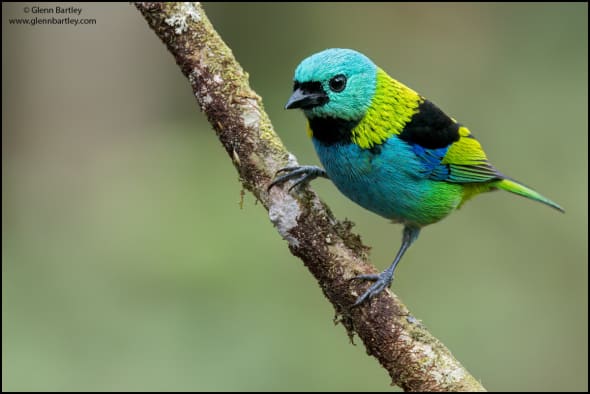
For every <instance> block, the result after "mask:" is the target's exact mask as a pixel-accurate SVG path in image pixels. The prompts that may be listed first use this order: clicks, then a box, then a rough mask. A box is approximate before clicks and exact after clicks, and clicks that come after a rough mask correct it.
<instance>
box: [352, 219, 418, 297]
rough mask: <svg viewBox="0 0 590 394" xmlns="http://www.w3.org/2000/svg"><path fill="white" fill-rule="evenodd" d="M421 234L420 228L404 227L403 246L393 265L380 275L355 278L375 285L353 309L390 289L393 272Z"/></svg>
mask: <svg viewBox="0 0 590 394" xmlns="http://www.w3.org/2000/svg"><path fill="white" fill-rule="evenodd" d="M419 234H420V228H418V227H410V226H406V227H404V235H403V238H402V246H401V247H400V248H399V251H398V252H397V255H396V256H395V260H393V263H391V265H390V266H389V268H387V269H386V270H385V271H383V272H381V273H380V274H367V275H358V276H355V277H354V278H353V279H362V280H372V281H374V282H375V283H373V285H372V286H371V287H369V289H368V290H367V291H365V293H364V294H363V295H362V296H360V297H359V298H357V299H356V301H355V303H354V304H353V305H352V306H353V308H354V307H356V306H359V305H360V304H362V303H363V302H365V301H367V300H368V299H370V298H372V297H374V296H376V295H377V294H379V293H381V292H382V291H383V290H385V289H386V288H388V287H389V286H390V285H391V282H392V281H393V272H394V271H395V267H396V266H397V264H398V263H399V261H400V260H401V258H402V256H403V255H404V253H405V252H406V250H407V249H408V248H409V247H410V245H411V244H412V243H413V242H414V241H415V240H416V238H418V235H419Z"/></svg>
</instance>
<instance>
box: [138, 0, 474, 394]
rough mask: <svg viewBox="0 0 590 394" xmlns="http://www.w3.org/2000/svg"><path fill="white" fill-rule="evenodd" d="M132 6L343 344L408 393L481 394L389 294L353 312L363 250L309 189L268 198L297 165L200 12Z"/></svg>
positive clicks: (364, 268) (367, 269)
mask: <svg viewBox="0 0 590 394" xmlns="http://www.w3.org/2000/svg"><path fill="white" fill-rule="evenodd" d="M135 6H136V7H137V8H138V9H139V11H140V12H141V13H142V14H143V16H144V17H145V19H146V20H147V22H148V24H149V25H150V27H151V28H152V29H153V30H154V32H155V33H156V34H157V35H158V37H160V39H161V40H162V41H163V42H164V43H165V44H166V46H167V47H168V50H169V51H170V52H171V53H172V54H173V55H174V57H175V58H176V62H177V63H178V65H179V66H180V68H181V69H182V72H183V74H184V75H185V76H186V77H187V78H188V80H189V81H190V84H191V86H192V89H193V92H194V94H195V97H196V98H197V101H198V102H199V105H200V107H201V109H202V110H203V112H205V114H206V115H207V118H208V119H209V122H210V123H211V125H212V126H213V129H214V130H215V132H216V133H217V136H218V137H219V140H220V141H221V143H222V144H223V146H224V147H225V150H226V151H227V153H228V154H229V157H230V158H231V160H232V161H233V164H234V166H235V167H236V169H237V170H238V173H239V174H240V179H241V182H242V184H243V186H244V187H245V188H246V189H248V190H250V191H251V192H252V193H253V194H254V195H255V196H256V198H257V199H258V200H259V201H260V202H261V203H262V205H264V207H265V208H266V209H267V210H268V213H269V218H270V220H271V222H272V223H273V224H274V225H275V227H276V228H277V230H278V231H279V233H280V234H281V235H282V236H283V238H284V239H285V240H286V241H287V242H288V244H289V249H290V250H291V253H293V254H294V255H295V256H297V257H299V258H300V259H301V260H302V261H303V263H304V264H305V266H306V267H307V268H308V269H309V270H310V271H311V273H312V274H313V275H314V277H315V278H316V279H317V281H318V283H319V285H320V287H321V288H322V290H323V292H324V294H325V296H326V297H327V298H328V300H329V301H330V302H331V303H332V305H333V306H334V309H335V310H336V314H337V315H338V316H340V322H341V323H342V324H343V325H344V326H345V327H346V329H347V331H348V334H349V336H350V337H352V335H353V332H356V333H357V334H358V336H359V337H360V338H361V340H362V341H363V342H364V344H365V346H366V348H367V352H368V353H369V354H370V355H373V356H374V357H375V358H377V360H379V362H380V363H381V365H382V366H383V367H384V368H385V369H386V370H387V372H388V373H389V375H390V376H391V379H392V383H393V384H396V385H398V386H400V387H401V388H403V389H404V390H406V391H485V390H484V388H483V387H482V386H481V385H480V383H479V382H478V381H477V380H476V379H475V378H473V377H472V376H471V375H470V374H469V373H468V372H467V370H465V369H464V368H463V366H462V365H461V364H460V363H459V362H458V361H457V360H456V359H455V358H454V357H453V356H452V354H451V353H450V351H449V350H448V349H447V348H446V347H445V346H444V345H443V344H442V343H441V342H440V341H438V340H437V339H436V338H434V337H433V336H432V335H431V334H430V333H429V332H428V331H427V330H426V328H425V327H424V326H422V325H421V324H420V323H419V322H418V320H417V319H415V318H414V317H413V316H412V315H410V313H409V311H408V309H407V308H406V307H405V305H404V304H403V303H402V302H401V301H400V300H399V298H398V297H396V296H395V295H394V294H392V293H391V292H390V291H389V290H387V291H384V292H382V293H381V294H380V295H379V296H377V297H375V299H373V300H371V302H370V303H366V304H364V305H363V306H361V307H359V308H354V309H350V306H351V305H352V304H353V303H354V301H355V299H356V298H357V297H358V296H359V295H360V294H362V293H363V292H364V290H365V289H366V288H367V286H368V284H367V283H365V282H363V281H351V280H350V279H351V278H353V277H355V276H356V275H358V274H361V273H363V274H365V273H377V270H376V269H375V268H374V267H373V266H371V265H370V264H369V263H368V262H367V257H366V252H367V248H366V247H365V246H363V245H362V243H361V241H360V238H359V237H358V236H357V235H355V234H353V233H351V231H350V228H351V227H352V224H351V223H350V222H340V221H337V220H336V219H335V218H334V217H333V215H332V213H331V212H330V210H329V209H328V207H327V206H325V205H324V204H323V203H322V202H321V201H320V200H319V198H318V196H317V195H316V194H315V193H314V192H313V191H311V190H309V189H308V188H305V190H303V191H301V192H294V193H288V187H287V186H285V187H274V188H272V189H271V190H270V191H267V187H268V184H269V183H270V182H271V181H272V179H273V177H274V174H275V173H276V171H277V170H278V169H279V168H281V167H284V166H286V165H297V161H296V159H295V157H294V156H293V155H291V154H290V153H289V152H287V150H286V149H285V147H284V146H283V144H282V143H281V141H280V139H279V137H278V136H277V135H276V134H275V132H274V130H273V128H272V125H271V123H270V120H269V118H268V116H267V114H266V113H265V112H264V110H263V106H262V100H261V98H260V97H259V96H258V95H257V94H256V93H255V92H254V91H253V90H252V89H251V88H250V87H249V84H248V75H247V73H245V72H244V70H243V69H242V68H241V66H240V65H239V64H238V63H237V61H236V60H235V58H234V57H233V54H232V52H231V50H230V49H229V48H228V47H227V45H226V44H225V43H224V42H223V40H222V39H221V38H220V36H219V35H218V34H217V32H216V31H215V29H214V28H213V26H212V25H211V23H210V21H209V20H208V18H207V16H206V15H205V12H204V11H203V8H202V7H201V5H200V4H198V3H135ZM359 282H360V283H359Z"/></svg>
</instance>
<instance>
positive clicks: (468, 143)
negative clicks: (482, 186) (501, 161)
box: [442, 126, 488, 165]
mask: <svg viewBox="0 0 590 394" xmlns="http://www.w3.org/2000/svg"><path fill="white" fill-rule="evenodd" d="M459 135H460V138H459V141H457V142H455V143H453V144H452V145H451V146H450V147H449V150H447V154H446V155H445V157H444V158H443V159H442V164H461V165H477V164H481V163H482V162H486V161H487V160H488V158H487V156H486V153H485V152H484V151H483V148H482V147H481V144H480V143H479V141H478V140H476V139H475V138H474V137H473V136H472V135H471V132H470V131H469V129H467V127H464V126H461V127H459Z"/></svg>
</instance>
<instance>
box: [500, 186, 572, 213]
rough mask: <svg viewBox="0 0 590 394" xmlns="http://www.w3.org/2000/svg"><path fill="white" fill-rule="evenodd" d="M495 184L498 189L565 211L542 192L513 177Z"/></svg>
mask: <svg viewBox="0 0 590 394" xmlns="http://www.w3.org/2000/svg"><path fill="white" fill-rule="evenodd" d="M494 186H495V187H497V188H498V189H502V190H506V191H507V192H510V193H514V194H518V195H521V196H523V197H526V198H530V199H531V200H535V201H539V202H542V203H543V204H546V205H549V206H550V207H552V208H555V209H557V210H558V211H561V212H565V210H564V209H563V208H562V207H560V206H559V205H558V204H556V203H554V202H553V201H551V200H550V199H548V198H546V197H543V196H542V195H541V194H539V193H537V192H536V191H534V190H533V189H531V188H529V187H526V186H525V185H523V184H521V183H518V182H516V181H515V180H513V179H508V178H505V179H502V180H501V181H499V182H498V183H496V184H495V185H494Z"/></svg>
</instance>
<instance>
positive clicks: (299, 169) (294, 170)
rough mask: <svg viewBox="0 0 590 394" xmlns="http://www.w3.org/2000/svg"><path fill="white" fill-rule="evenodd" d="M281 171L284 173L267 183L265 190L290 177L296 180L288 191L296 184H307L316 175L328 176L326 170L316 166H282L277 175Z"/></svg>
mask: <svg viewBox="0 0 590 394" xmlns="http://www.w3.org/2000/svg"><path fill="white" fill-rule="evenodd" d="M281 172H284V173H285V174H284V175H281V176H279V177H276V178H275V180H274V181H272V183H271V184H270V185H268V188H267V190H270V189H271V188H272V187H273V186H276V185H278V184H281V183H284V182H286V181H288V180H291V179H297V180H296V181H295V183H293V185H292V186H291V187H290V188H289V191H291V190H293V188H294V187H296V186H298V185H301V184H307V183H309V182H310V181H312V180H314V179H315V178H317V177H324V178H328V174H326V171H324V170H322V169H321V168H320V167H317V166H295V167H283V168H281V169H280V170H278V171H277V175H278V174H279V173H281Z"/></svg>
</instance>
